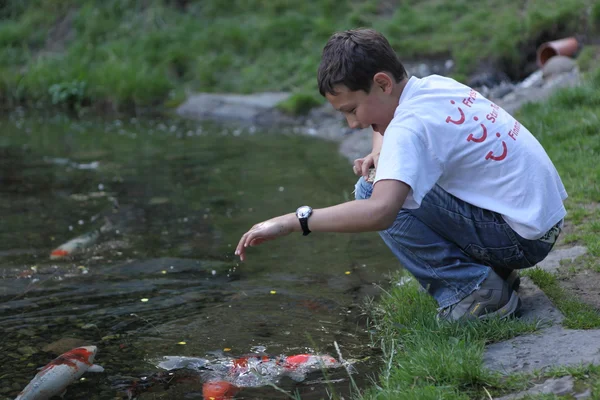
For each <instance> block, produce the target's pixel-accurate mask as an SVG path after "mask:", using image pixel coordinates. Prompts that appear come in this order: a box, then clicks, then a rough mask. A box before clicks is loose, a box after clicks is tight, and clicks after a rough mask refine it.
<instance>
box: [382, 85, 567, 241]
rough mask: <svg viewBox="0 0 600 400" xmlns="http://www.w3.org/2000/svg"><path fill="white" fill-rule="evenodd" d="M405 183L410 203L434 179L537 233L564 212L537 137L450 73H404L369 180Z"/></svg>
mask: <svg viewBox="0 0 600 400" xmlns="http://www.w3.org/2000/svg"><path fill="white" fill-rule="evenodd" d="M383 179H394V180H399V181H402V182H404V183H406V184H408V185H409V186H410V187H411V191H410V193H409V195H408V198H407V199H406V201H405V202H404V206H403V207H404V208H408V209H411V208H412V209H414V208H418V207H419V206H420V204H421V200H422V199H423V197H424V196H425V195H426V194H427V192H429V190H431V188H432V187H433V186H434V185H435V184H438V185H439V186H441V187H442V188H443V189H444V190H446V191H447V192H448V193H451V194H452V195H454V196H456V197H458V198H459V199H461V200H463V201H465V202H467V203H470V204H473V205H475V206H477V207H480V208H483V209H487V210H491V211H495V212H497V213H499V214H501V215H502V217H503V218H504V220H505V221H506V222H507V223H508V225H509V226H510V227H511V228H512V229H514V230H515V231H516V232H517V233H518V234H519V235H521V236H522V237H524V238H526V239H532V240H533V239H538V238H540V237H541V236H543V235H544V233H546V232H547V231H548V230H549V229H550V228H552V226H554V225H555V224H556V223H557V222H559V221H560V220H561V219H562V218H564V216H565V215H566V210H565V207H564V205H563V200H564V199H566V198H567V192H566V190H565V188H564V186H563V184H562V182H561V180H560V177H559V175H558V172H557V171H556V168H555V167H554V165H553V164H552V161H550V158H549V157H548V155H547V154H546V152H545V151H544V149H543V147H542V146H541V145H540V143H539V142H538V141H537V139H536V138H535V137H534V136H533V135H532V134H531V133H530V132H529V131H528V130H527V129H526V128H525V127H524V126H523V125H521V124H520V123H519V122H518V121H516V120H515V119H514V118H513V117H512V116H511V115H510V114H508V113H507V112H506V111H504V110H503V109H502V108H500V107H498V106H497V105H495V104H494V103H492V102H491V101H489V100H487V99H486V98H485V97H483V96H482V95H481V94H480V93H478V92H476V91H474V90H473V89H471V88H469V87H468V86H465V85H462V84H460V83H458V82H456V81H455V80H453V79H450V78H444V77H441V76H437V75H432V76H429V77H426V78H423V79H419V78H415V77H412V78H410V80H409V81H408V83H407V85H406V86H405V88H404V91H403V92H402V95H401V97H400V102H399V105H398V107H397V108H396V112H395V114H394V118H393V119H392V121H391V123H390V125H389V126H388V128H387V129H386V131H385V134H384V137H383V145H382V148H381V155H380V158H379V163H378V165H377V174H376V179H375V182H377V181H380V180H383Z"/></svg>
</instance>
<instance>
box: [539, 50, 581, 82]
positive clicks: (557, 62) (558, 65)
mask: <svg viewBox="0 0 600 400" xmlns="http://www.w3.org/2000/svg"><path fill="white" fill-rule="evenodd" d="M576 67H577V63H576V61H575V60H573V59H572V58H570V57H566V56H554V57H551V58H550V59H549V60H548V61H546V63H545V64H544V66H543V67H542V76H543V77H544V79H549V78H550V77H553V76H556V75H561V74H564V73H567V72H571V71H573V70H574V69H575V68H576Z"/></svg>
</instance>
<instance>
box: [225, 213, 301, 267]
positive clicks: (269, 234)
mask: <svg viewBox="0 0 600 400" xmlns="http://www.w3.org/2000/svg"><path fill="white" fill-rule="evenodd" d="M294 230H300V223H299V222H298V218H297V217H296V215H295V214H286V215H282V216H280V217H275V218H272V219H269V220H267V221H264V222H261V223H259V224H256V225H254V226H253V227H252V228H251V229H250V230H249V231H248V232H246V233H244V235H243V236H242V238H241V239H240V242H239V243H238V245H237V247H236V249H235V255H236V256H240V260H241V261H244V260H245V259H246V247H248V246H258V245H259V244H261V243H262V242H266V241H267V240H273V239H275V238H278V237H280V236H285V235H288V234H290V233H292V232H293V231H294Z"/></svg>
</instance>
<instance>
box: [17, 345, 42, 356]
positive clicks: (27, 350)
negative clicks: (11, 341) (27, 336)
mask: <svg viewBox="0 0 600 400" xmlns="http://www.w3.org/2000/svg"><path fill="white" fill-rule="evenodd" d="M17 351H18V352H19V353H21V354H23V355H24V356H27V357H29V356H31V355H32V354H35V353H37V352H38V349H36V348H35V347H32V346H23V347H19V348H18V349H17Z"/></svg>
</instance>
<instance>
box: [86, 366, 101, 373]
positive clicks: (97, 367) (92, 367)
mask: <svg viewBox="0 0 600 400" xmlns="http://www.w3.org/2000/svg"><path fill="white" fill-rule="evenodd" d="M87 372H104V368H103V367H101V366H100V365H98V364H92V366H91V367H89V368H88V369H87Z"/></svg>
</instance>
